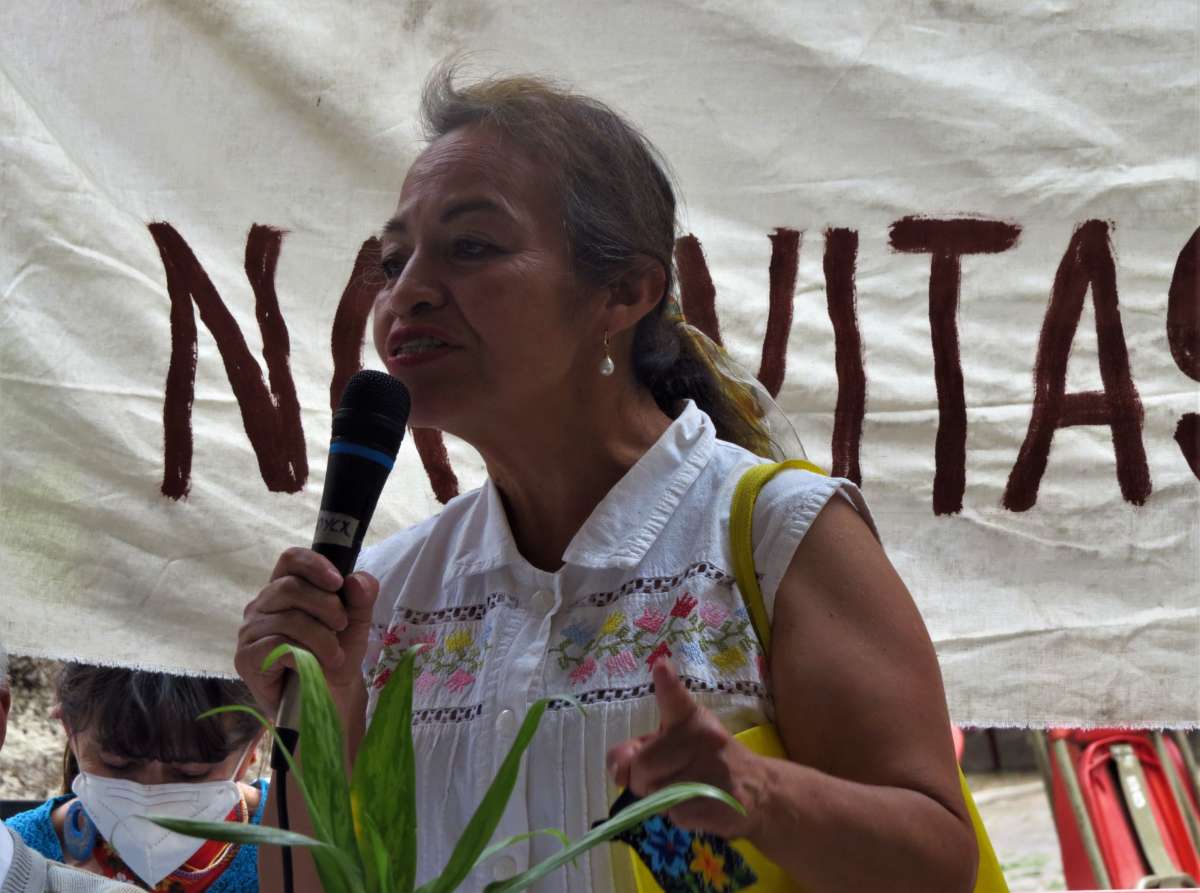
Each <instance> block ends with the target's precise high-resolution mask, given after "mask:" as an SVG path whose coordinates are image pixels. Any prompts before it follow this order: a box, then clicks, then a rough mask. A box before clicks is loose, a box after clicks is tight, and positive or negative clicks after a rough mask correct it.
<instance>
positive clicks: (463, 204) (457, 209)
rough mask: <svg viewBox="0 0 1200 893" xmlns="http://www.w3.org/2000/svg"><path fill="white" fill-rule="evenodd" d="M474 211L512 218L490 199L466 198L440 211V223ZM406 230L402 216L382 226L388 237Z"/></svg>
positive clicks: (506, 210) (509, 213)
mask: <svg viewBox="0 0 1200 893" xmlns="http://www.w3.org/2000/svg"><path fill="white" fill-rule="evenodd" d="M476 211H485V212H489V213H493V214H503V215H504V216H505V217H512V216H513V215H512V212H510V211H509V210H508V209H507V208H505V207H504V206H503V205H501V204H499V203H497V202H495V201H493V200H492V199H490V198H467V199H463V200H462V201H457V202H454V203H453V204H451V205H449V206H447V208H446V209H445V210H444V211H442V216H441V221H440V222H441V223H449V222H450V221H451V220H453V219H454V218H455V217H461V216H462V215H463V214H471V213H473V212H476ZM406 229H407V225H406V224H405V222H404V216H403V215H402V214H398V215H396V216H395V217H393V218H392V219H390V220H389V221H388V222H387V223H385V224H384V226H383V232H384V233H385V234H389V235H395V234H399V233H403V232H405V230H406Z"/></svg>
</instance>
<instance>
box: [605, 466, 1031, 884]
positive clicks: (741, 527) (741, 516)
mask: <svg viewBox="0 0 1200 893" xmlns="http://www.w3.org/2000/svg"><path fill="white" fill-rule="evenodd" d="M788 468H801V469H805V470H807V471H812V472H816V473H817V474H821V475H823V474H824V473H825V472H824V471H822V470H821V469H820V468H818V467H817V466H816V465H813V464H812V463H811V462H806V461H804V460H803V459H792V460H790V461H788V462H777V463H767V464H763V465H755V466H754V467H753V468H751V469H749V470H748V471H747V472H746V473H745V474H743V475H742V478H741V480H740V481H738V485H737V489H736V490H735V491H734V494H733V507H732V511H731V513H730V518H729V535H730V540H731V545H732V551H733V574H734V577H735V578H736V579H737V584H738V589H739V590H741V593H742V598H743V599H744V600H745V602H746V610H747V611H748V612H749V614H750V620H751V622H752V623H753V625H754V631H755V633H757V635H758V639H759V642H760V643H761V645H762V649H763V654H764V655H765V654H767V653H768V652H769V649H770V645H771V624H770V622H769V621H768V619H767V609H766V605H765V604H764V603H763V596H762V590H761V589H760V588H759V586H758V575H757V574H756V573H755V571H754V547H753V540H752V538H751V530H750V526H751V522H752V520H753V518H754V503H755V502H756V501H757V500H758V494H759V493H760V492H761V491H762V488H763V487H764V486H765V485H766V483H767V481H769V480H771V478H773V477H775V475H777V474H778V473H779V472H781V471H783V470H785V469H788ZM736 738H737V740H738V741H740V742H742V744H744V745H746V747H748V748H750V750H752V751H754V752H755V753H757V754H761V755H763V756H767V757H777V758H780V759H787V752H786V751H785V750H784V749H783V742H782V741H780V740H779V735H778V733H776V731H775V727H774V726H771V725H761V726H755V727H754V728H752V729H747V730H746V731H744V732H742V733H741V734H739V735H737V736H736ZM958 780H959V784H960V785H961V786H962V795H963V800H965V801H966V804H967V811H968V812H969V813H970V815H971V824H972V825H973V826H974V827H975V840H976V842H977V843H978V844H979V869H978V872H977V873H976V875H975V891H974V893H1008V884H1007V883H1006V882H1005V880H1004V874H1003V872H1001V871H1000V863H999V862H998V861H997V859H996V853H995V851H994V850H993V849H992V842H991V840H989V839H988V835H987V830H986V829H985V828H984V827H983V822H982V821H981V820H980V818H979V812H978V811H977V810H976V809H975V800H974V798H973V797H972V796H971V790H970V788H968V787H967V780H966V778H964V777H963V774H962V770H961V769H959V771H958ZM733 844H734V848H735V849H736V850H737V851H738V852H739V853H740V854H741V855H742V857H743V858H744V859H745V860H746V862H747V863H748V864H749V865H750V867H751V868H752V869H754V873H755V874H756V875H758V882H757V883H755V884H754V885H753V886H751V887H749V888H747V889H749V890H754V891H760V893H793V891H794V893H802V891H801V888H800V886H799V885H798V884H796V883H795V882H794V881H792V880H791V879H790V878H788V877H787V875H785V874H784V873H783V870H782V869H780V868H779V866H777V865H776V864H775V863H774V862H772V861H771V860H770V859H768V858H767V857H766V856H764V855H763V854H762V853H760V852H759V851H758V850H757V849H756V848H755V847H754V846H753V845H752V844H750V843H749V841H745V840H737V841H734V842H733ZM629 853H630V859H631V860H632V862H633V871H634V875H635V877H636V879H637V889H638V893H662V888H661V887H660V886H659V885H658V882H657V881H655V880H654V876H653V875H652V874H650V872H649V870H647V868H646V867H645V865H643V864H642V860H641V859H640V858H638V856H637V853H636V852H634V851H633V850H632V849H630V851H629Z"/></svg>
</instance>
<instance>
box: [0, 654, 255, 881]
mask: <svg viewBox="0 0 1200 893" xmlns="http://www.w3.org/2000/svg"><path fill="white" fill-rule="evenodd" d="M57 694H58V708H57V712H58V714H59V717H60V719H61V720H62V723H63V727H64V729H65V730H66V733H67V738H68V747H67V752H66V754H65V757H64V773H63V787H64V793H63V794H62V795H61V796H58V797H54V798H51V799H50V800H48V801H46V802H45V803H43V804H42V805H41V806H39V807H36V808H35V809H32V810H29V811H27V812H23V813H19V814H17V815H15V816H13V817H12V818H10V819H9V820H8V822H7V824H8V825H9V826H10V827H11V828H12V829H13V830H15V831H16V832H18V833H19V834H20V835H21V836H22V837H23V838H24V839H25V841H26V843H27V844H28V845H29V846H30V847H32V848H33V849H35V850H36V851H38V852H39V853H41V854H42V855H43V856H46V857H47V858H50V859H58V860H61V861H63V862H66V863H67V864H69V865H72V866H76V867H78V868H80V869H83V870H85V871H89V872H93V873H94V874H97V875H103V876H105V877H109V878H113V879H117V880H121V881H125V882H128V883H131V884H135V885H136V886H137V887H139V888H141V889H143V890H156V891H169V893H204V891H207V893H253V891H257V890H258V872H257V854H256V852H255V848H254V847H246V846H243V847H238V846H233V845H227V844H221V843H215V842H211V841H199V840H197V839H195V838H192V837H186V836H184V835H181V834H176V833H174V832H170V831H167V830H165V829H163V828H160V827H158V826H157V825H154V824H152V823H151V822H148V821H146V820H145V819H144V818H143V816H147V815H159V816H162V815H166V816H172V817H176V818H187V819H199V820H203V821H221V820H226V821H231V822H251V823H254V824H258V823H259V821H260V820H261V817H262V813H263V808H264V806H265V803H266V793H267V785H266V782H265V781H258V782H255V783H254V784H246V783H244V782H243V781H242V779H243V777H245V776H246V774H247V771H248V769H249V767H250V765H251V763H252V762H253V761H254V759H255V750H256V745H257V744H258V741H259V739H260V737H261V728H260V726H259V725H258V723H257V722H256V721H255V720H254V719H253V718H252V717H249V716H247V715H245V714H240V713H231V714H223V715H220V716H214V717H210V718H208V719H203V720H197V719H196V717H198V716H199V715H200V714H202V713H204V712H205V711H208V710H212V709H213V708H215V707H224V706H229V705H234V704H247V703H250V700H251V698H250V694H249V692H248V691H247V689H246V688H245V686H244V685H242V684H241V683H239V682H237V681H232V680H226V679H206V678H198V677H185V676H175V675H170V674H167V673H154V672H144V671H139V670H129V669H123V668H112V667H94V666H87V665H83V664H69V665H68V666H67V667H66V668H65V669H64V671H63V674H62V676H61V678H60V680H59V684H58V693H57Z"/></svg>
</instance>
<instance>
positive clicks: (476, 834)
mask: <svg viewBox="0 0 1200 893" xmlns="http://www.w3.org/2000/svg"><path fill="white" fill-rule="evenodd" d="M552 701H566V702H568V703H570V704H572V705H573V706H575V707H576V708H577V709H578V710H579V711H580V712H582V711H583V708H582V707H581V706H580V704H579V702H578V701H577V700H575V699H574V698H572V697H569V696H567V695H560V696H558V697H556V698H543V699H542V700H540V701H538V702H537V703H535V704H534V705H533V706H532V707H530V708H529V712H528V713H526V714H525V719H524V721H523V722H522V723H521V728H520V729H519V730H518V731H517V737H516V740H515V741H513V745H512V747H511V748H509V751H508V755H507V756H506V757H505V758H504V762H503V763H501V764H500V770H499V771H498V772H497V773H496V777H495V778H494V779H493V780H492V784H491V787H489V788H488V790H487V793H486V794H484V796H483V800H482V801H481V802H480V804H479V806H478V807H477V808H476V810H475V814H474V815H473V816H471V821H469V822H468V823H467V827H466V829H465V830H464V831H463V833H462V836H461V837H459V839H458V843H457V844H456V845H455V847H454V852H453V853H451V854H450V861H449V862H448V863H447V864H446V867H445V868H444V869H443V870H442V873H441V875H440V876H439V877H438V878H437V879H436V880H434V881H433V882H431V883H429V884H426V885H424V886H423V887H422V888H421V890H422V891H425V890H428V891H429V893H451V891H452V890H455V889H457V888H458V885H459V884H461V883H462V882H463V881H464V880H465V879H466V877H467V875H468V874H470V873H471V870H472V869H473V868H474V867H475V865H476V863H477V862H478V861H479V857H480V855H481V854H482V853H483V851H484V849H485V848H486V847H487V844H488V841H489V840H491V839H492V835H493V834H495V833H496V826H497V825H499V824H500V818H501V816H502V815H503V814H504V808H505V807H506V806H507V805H508V800H509V798H510V797H511V796H512V792H513V788H514V787H515V786H516V784H517V775H518V774H519V772H520V770H521V757H522V756H524V754H525V750H526V749H527V748H528V747H529V742H530V741H532V740H533V735H534V733H535V732H536V731H537V727H538V723H539V722H541V720H542V714H543V713H545V712H546V708H547V707H548V706H550V703H551V702H552Z"/></svg>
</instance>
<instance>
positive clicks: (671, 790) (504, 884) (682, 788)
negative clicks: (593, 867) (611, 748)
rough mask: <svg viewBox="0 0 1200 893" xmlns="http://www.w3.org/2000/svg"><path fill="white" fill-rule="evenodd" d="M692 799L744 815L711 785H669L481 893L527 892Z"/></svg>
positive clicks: (732, 801)
mask: <svg viewBox="0 0 1200 893" xmlns="http://www.w3.org/2000/svg"><path fill="white" fill-rule="evenodd" d="M693 797H711V798H713V799H714V800H720V801H721V802H722V803H724V804H725V805H726V806H729V807H732V808H733V809H736V810H737V811H738V812H740V813H742V814H743V815H745V814H746V810H745V809H743V808H742V805H741V804H740V803H738V802H737V801H736V800H734V799H733V797H731V796H729V794H727V793H725V791H722V790H721V789H720V788H714V787H713V786H712V785H708V784H700V783H699V782H682V783H680V784H673V785H669V786H668V787H665V788H663V789H662V790H660V791H655V792H654V793H653V794H650V795H649V796H647V797H643V798H642V799H641V800H638V801H637V802H636V803H631V804H630V805H629V806H627V807H626V808H625V809H622V810H621V811H620V812H619V813H617V814H616V815H615V816H613V817H612V818H611V819H609V820H608V821H607V822H604V823H603V824H601V825H597V826H596V827H595V828H593V829H592V830H591V831H589V832H588V833H587V834H585V835H583V837H581V838H579V839H578V840H577V841H575V842H574V843H572V844H571V845H570V846H568V847H565V848H564V849H562V850H560V851H559V852H557V853H555V854H554V855H553V856H551V857H550V858H549V859H546V860H545V861H543V862H539V863H538V864H537V865H534V866H533V867H532V868H530V869H529V870H528V871H524V872H522V873H521V874H518V875H517V876H516V877H513V878H509V879H508V880H506V881H496V882H495V883H491V884H488V885H487V886H486V887H485V888H484V893H516V891H518V890H526V889H528V888H529V887H532V886H533V885H534V884H536V883H537V882H538V881H539V880H541V879H542V878H543V877H545V876H546V875H548V874H549V873H550V872H552V871H554V869H556V868H559V867H561V866H562V865H565V864H566V863H567V862H569V861H571V860H572V859H574V858H575V857H576V856H578V855H579V854H580V853H584V852H587V851H588V850H590V849H591V848H592V847H594V846H596V845H597V844H601V843H604V842H605V841H608V840H611V839H612V838H614V837H616V836H617V835H618V834H620V833H621V832H622V831H624V830H625V829H626V828H632V827H633V826H634V825H637V824H640V823H641V822H643V821H645V820H646V819H648V818H650V816H652V815H657V814H658V813H660V812H666V811H667V810H668V809H670V808H671V807H673V806H678V805H679V804H680V803H682V802H684V801H685V800H691V799H692V798H693Z"/></svg>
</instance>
